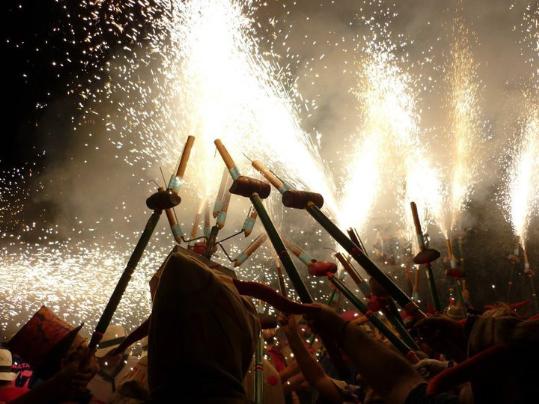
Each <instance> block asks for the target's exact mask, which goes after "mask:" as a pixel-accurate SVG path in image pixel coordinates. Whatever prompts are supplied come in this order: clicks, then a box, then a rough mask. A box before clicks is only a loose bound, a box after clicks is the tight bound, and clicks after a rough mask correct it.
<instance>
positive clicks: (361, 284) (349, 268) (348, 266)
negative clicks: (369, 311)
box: [335, 252, 371, 297]
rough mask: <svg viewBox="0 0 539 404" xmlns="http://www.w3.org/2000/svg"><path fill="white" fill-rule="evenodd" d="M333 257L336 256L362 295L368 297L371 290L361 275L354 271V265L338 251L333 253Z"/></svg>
mask: <svg viewBox="0 0 539 404" xmlns="http://www.w3.org/2000/svg"><path fill="white" fill-rule="evenodd" d="M335 258H337V260H339V262H340V263H341V265H342V267H343V268H344V270H345V272H346V273H347V274H348V275H350V278H352V280H353V281H354V283H355V284H356V286H357V287H358V288H359V290H361V292H362V293H363V295H364V296H365V297H369V296H370V294H371V290H370V288H369V285H368V283H367V282H366V281H365V280H364V279H363V278H362V277H361V275H359V274H358V273H357V271H356V269H355V268H354V266H353V265H352V263H351V262H350V261H349V260H348V259H347V258H346V257H345V256H344V255H342V254H341V253H340V252H338V253H335Z"/></svg>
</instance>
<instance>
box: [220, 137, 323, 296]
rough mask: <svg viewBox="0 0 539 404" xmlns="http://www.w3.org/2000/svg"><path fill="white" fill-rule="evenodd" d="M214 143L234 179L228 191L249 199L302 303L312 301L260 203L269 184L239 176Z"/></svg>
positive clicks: (225, 155) (232, 163)
mask: <svg viewBox="0 0 539 404" xmlns="http://www.w3.org/2000/svg"><path fill="white" fill-rule="evenodd" d="M214 143H215V146H216V147H217V151H218V152H219V154H220V155H221V157H222V159H223V161H224V162H225V165H226V166H227V168H228V170H229V172H230V175H231V176H232V178H233V179H234V183H233V184H232V187H231V188H230V192H231V193H234V194H237V195H241V196H245V197H248V198H250V199H251V203H252V204H253V206H254V208H255V210H256V211H257V213H258V216H259V217H260V221H261V222H262V224H263V225H264V228H265V229H266V233H267V234H268V236H269V238H270V240H271V243H272V244H273V248H274V249H275V252H276V253H277V255H278V256H279V259H280V260H281V263H282V264H283V266H284V268H285V270H286V272H287V274H288V277H289V278H290V280H291V282H292V285H294V289H296V292H297V293H298V296H299V298H300V299H301V301H302V302H303V303H312V302H313V298H312V297H311V295H310V293H309V290H308V289H307V287H306V285H305V283H304V282H303V280H302V279H301V276H300V275H299V272H298V270H297V269H296V267H295V265H294V263H293V262H292V259H291V258H290V255H288V252H287V251H286V247H285V245H284V243H283V241H282V239H281V237H280V236H279V233H278V232H277V230H276V229H275V226H274V225H273V222H272V221H271V219H270V217H269V215H268V212H267V211H266V208H265V207H264V205H263V203H262V199H261V198H262V197H265V198H267V197H268V196H269V193H270V191H271V189H270V188H269V186H267V184H266V183H264V182H262V181H259V180H255V179H253V178H249V177H240V172H239V170H238V168H237V166H236V163H234V160H233V159H232V157H231V156H230V154H229V153H228V150H227V149H226V147H225V146H224V145H223V143H222V142H221V140H220V139H216V140H215V142H214ZM266 186H267V187H266Z"/></svg>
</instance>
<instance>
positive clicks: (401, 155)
mask: <svg viewBox="0 0 539 404" xmlns="http://www.w3.org/2000/svg"><path fill="white" fill-rule="evenodd" d="M367 54H368V60H369V62H368V63H365V64H364V68H363V71H362V80H361V83H360V86H359V90H358V92H357V95H358V98H359V101H360V104H361V109H362V118H363V120H362V122H363V126H362V127H361V129H360V133H361V136H360V138H359V139H360V140H359V142H358V145H357V146H356V150H355V151H354V154H353V155H352V157H351V158H350V164H349V165H348V167H347V168H348V173H347V174H348V176H347V178H346V181H345V185H344V189H343V198H342V202H341V209H340V216H339V222H340V223H342V224H346V225H352V226H354V227H355V228H356V229H358V230H359V231H360V232H361V231H362V230H363V229H364V227H365V225H366V223H367V220H368V219H369V214H370V213H371V211H372V209H373V207H374V205H375V203H376V200H377V197H378V196H379V195H380V194H381V193H382V192H384V193H386V194H387V193H388V192H390V190H388V189H387V188H388V184H392V185H389V188H391V187H395V188H398V187H399V185H400V184H399V183H402V182H404V183H405V192H404V194H402V193H399V192H397V195H392V197H396V198H397V199H398V200H401V201H402V205H403V206H402V209H403V210H404V212H402V211H400V212H399V215H400V216H402V217H403V222H404V223H403V225H404V237H405V238H406V239H408V241H412V240H413V235H415V230H414V227H413V221H412V220H411V215H410V208H409V205H410V202H411V201H415V202H416V203H417V204H418V206H419V207H420V214H421V216H422V220H423V221H425V220H426V219H427V217H428V216H427V212H428V211H429V210H437V209H439V206H440V200H439V188H440V186H439V179H438V173H437V170H436V169H435V168H434V167H432V166H431V164H430V163H429V161H428V156H427V150H425V147H424V146H423V145H422V143H421V141H420V128H419V116H418V113H417V111H416V100H415V97H414V87H413V82H412V78H411V77H410V75H409V74H407V73H406V72H404V71H403V70H402V69H401V68H400V67H399V63H398V60H397V58H396V57H395V56H394V45H386V46H380V44H373V46H372V47H371V48H369V49H368V51H367ZM396 178H398V179H400V180H402V181H396V180H395V179H396ZM382 188H385V189H382ZM398 208H400V207H398Z"/></svg>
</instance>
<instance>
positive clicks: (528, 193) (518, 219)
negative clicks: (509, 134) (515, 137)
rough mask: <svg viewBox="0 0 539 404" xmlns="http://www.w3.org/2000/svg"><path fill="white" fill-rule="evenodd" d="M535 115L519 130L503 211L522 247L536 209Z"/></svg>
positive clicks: (538, 118)
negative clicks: (518, 140)
mask: <svg viewBox="0 0 539 404" xmlns="http://www.w3.org/2000/svg"><path fill="white" fill-rule="evenodd" d="M538 133H539V113H538V112H537V111H534V112H533V113H532V115H531V116H530V117H529V118H528V119H527V120H526V122H525V123H524V125H523V128H522V141H521V144H520V145H519V147H517V149H516V152H515V155H514V161H513V163H512V166H511V168H510V173H509V179H508V181H509V184H508V190H507V193H506V200H505V208H506V211H507V213H508V219H509V222H510V223H511V227H512V228H513V232H514V234H515V235H516V236H517V237H518V238H519V240H520V243H521V244H522V247H523V248H525V243H526V239H527V235H528V227H529V224H530V219H531V217H532V215H533V213H534V211H535V210H536V209H537V203H538V198H537V192H538V191H539V188H538V186H539V174H538V172H537V170H538V168H539V166H538V162H539V139H538Z"/></svg>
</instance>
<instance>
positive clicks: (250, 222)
mask: <svg viewBox="0 0 539 404" xmlns="http://www.w3.org/2000/svg"><path fill="white" fill-rule="evenodd" d="M257 217H258V214H257V213H256V210H254V209H249V213H248V214H247V217H246V218H245V221H244V222H243V227H242V228H241V229H242V230H243V235H244V236H245V237H249V235H250V234H251V232H252V231H253V228H254V227H255V223H256V218H257Z"/></svg>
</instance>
